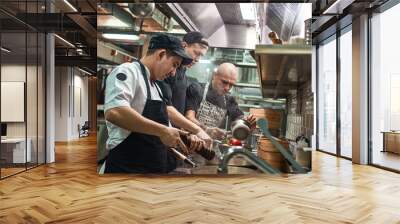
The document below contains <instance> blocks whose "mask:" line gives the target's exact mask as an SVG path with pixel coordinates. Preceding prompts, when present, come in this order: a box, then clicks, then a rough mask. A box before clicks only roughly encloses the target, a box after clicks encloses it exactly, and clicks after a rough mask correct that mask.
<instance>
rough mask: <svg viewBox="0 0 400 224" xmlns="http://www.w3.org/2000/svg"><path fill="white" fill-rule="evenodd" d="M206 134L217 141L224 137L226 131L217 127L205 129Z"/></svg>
mask: <svg viewBox="0 0 400 224" xmlns="http://www.w3.org/2000/svg"><path fill="white" fill-rule="evenodd" d="M206 133H207V134H208V135H209V136H210V137H211V138H212V139H217V140H222V139H224V138H225V136H226V131H224V130H222V129H220V128H217V127H207V128H206Z"/></svg>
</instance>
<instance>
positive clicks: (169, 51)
mask: <svg viewBox="0 0 400 224" xmlns="http://www.w3.org/2000/svg"><path fill="white" fill-rule="evenodd" d="M162 49H163V48H158V49H148V50H147V52H146V56H150V55H153V54H155V53H156V51H158V50H162ZM164 50H165V51H166V55H167V57H173V56H176V57H180V56H179V55H178V54H176V53H175V52H173V51H171V50H169V49H164Z"/></svg>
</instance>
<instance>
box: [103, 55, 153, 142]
mask: <svg viewBox="0 0 400 224" xmlns="http://www.w3.org/2000/svg"><path fill="white" fill-rule="evenodd" d="M145 68H146V66H145ZM146 73H147V74H146V75H147V81H148V82H149V79H150V72H149V70H148V68H146ZM150 83H151V82H149V84H150ZM156 88H158V90H159V92H160V93H161V90H160V89H159V87H158V86H157V85H156V83H154V82H153V84H150V94H151V99H152V100H160V101H161V98H160V95H159V92H158V91H157V89H156ZM146 100H147V90H146V83H145V81H144V77H143V75H142V71H141V69H140V65H139V63H138V62H132V63H124V64H121V65H119V66H117V67H116V68H115V69H114V70H113V71H112V72H111V73H110V74H109V75H108V77H107V81H106V89H105V102H104V112H106V111H107V110H109V109H111V108H115V107H121V106H128V107H131V108H133V109H134V110H136V111H137V112H138V113H140V114H142V112H143V109H144V106H145V104H146ZM106 125H107V130H108V136H109V137H108V139H107V149H108V150H110V149H113V148H114V147H115V146H117V145H118V144H120V143H121V142H122V141H123V140H124V139H125V138H127V137H128V136H129V134H130V133H131V131H128V130H126V129H123V128H120V127H118V126H116V125H114V124H112V123H111V122H108V121H106Z"/></svg>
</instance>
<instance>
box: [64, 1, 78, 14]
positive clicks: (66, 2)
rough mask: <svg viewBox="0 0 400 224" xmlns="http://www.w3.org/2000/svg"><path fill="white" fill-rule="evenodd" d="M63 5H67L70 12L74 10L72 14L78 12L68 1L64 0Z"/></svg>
mask: <svg viewBox="0 0 400 224" xmlns="http://www.w3.org/2000/svg"><path fill="white" fill-rule="evenodd" d="M64 2H65V4H67V5H68V6H69V7H70V8H71V9H72V10H74V12H78V10H77V9H76V8H75V7H74V6H73V5H72V4H71V3H69V1H68V0H64Z"/></svg>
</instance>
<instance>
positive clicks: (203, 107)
mask: <svg viewBox="0 0 400 224" xmlns="http://www.w3.org/2000/svg"><path fill="white" fill-rule="evenodd" d="M236 81H237V68H236V67H235V65H233V64H231V63H223V64H221V65H219V66H218V68H217V71H216V72H215V73H214V75H213V79H212V81H211V83H210V84H205V85H202V84H200V83H196V82H193V83H191V84H190V85H189V87H188V89H187V95H186V112H185V116H186V117H187V118H188V119H189V120H191V121H193V122H194V123H196V124H197V125H199V126H200V127H202V128H203V129H204V130H206V132H207V133H208V134H209V135H210V136H211V137H214V138H221V137H222V136H223V135H224V132H223V131H222V130H221V129H218V128H222V127H223V120H224V118H225V116H226V115H228V117H229V120H230V121H234V120H236V119H239V118H242V117H243V112H242V111H241V110H240V109H239V106H238V104H237V102H236V100H235V98H234V97H233V96H231V95H229V91H230V89H231V88H232V86H234V85H235V84H236ZM246 120H247V121H249V122H250V123H251V124H252V125H254V124H255V117H254V116H253V115H250V116H248V117H247V118H246ZM210 129H211V130H210Z"/></svg>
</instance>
